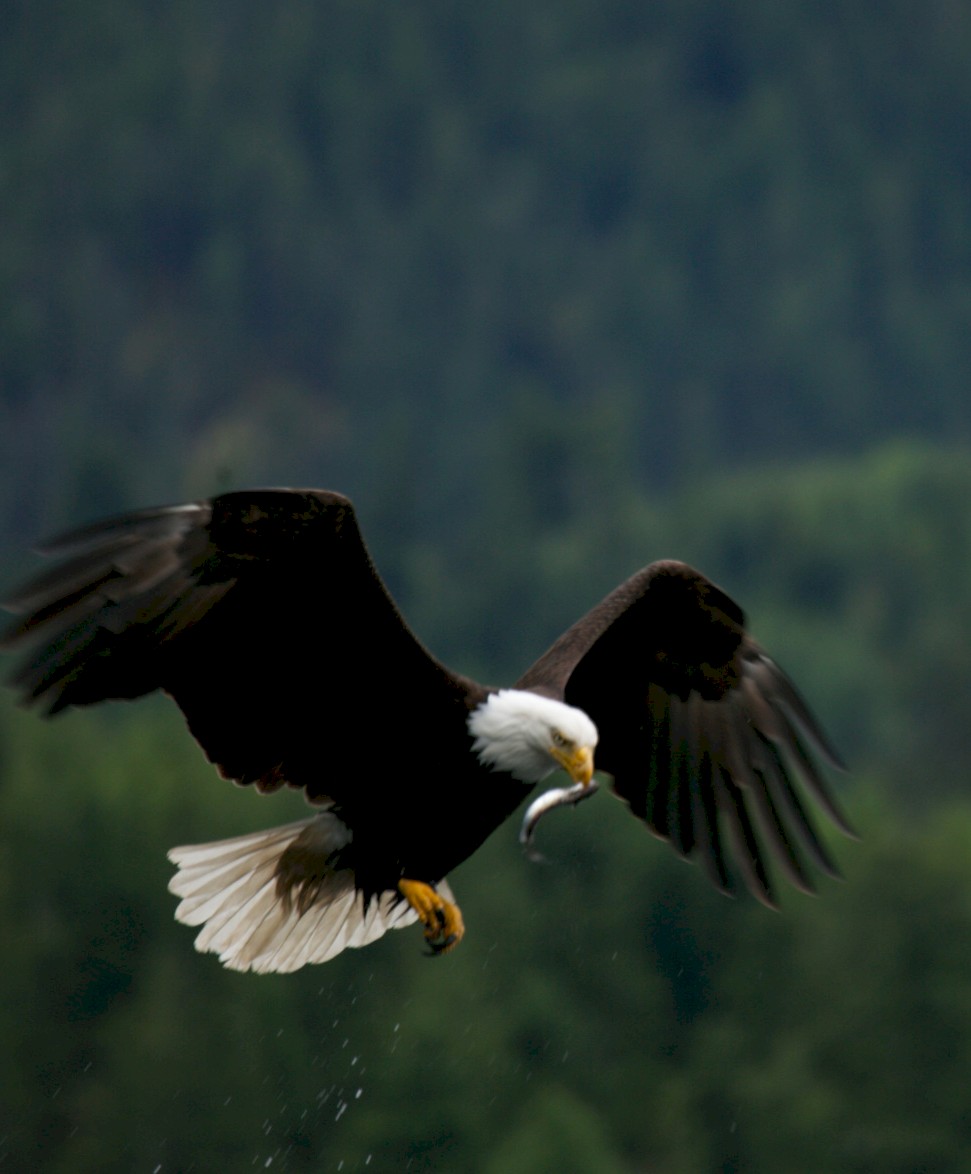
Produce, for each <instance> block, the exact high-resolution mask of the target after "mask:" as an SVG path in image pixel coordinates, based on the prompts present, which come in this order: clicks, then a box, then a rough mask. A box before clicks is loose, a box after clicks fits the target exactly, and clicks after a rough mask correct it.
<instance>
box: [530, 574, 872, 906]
mask: <svg viewBox="0 0 971 1174" xmlns="http://www.w3.org/2000/svg"><path fill="white" fill-rule="evenodd" d="M519 686H520V687H521V688H533V689H539V690H541V691H546V692H551V693H552V694H554V695H555V696H559V697H562V698H563V699H564V700H566V701H567V702H568V703H569V704H571V705H576V706H578V707H579V708H580V709H583V710H584V711H585V712H586V713H588V714H589V715H590V717H591V718H592V719H593V720H594V722H595V723H596V725H597V728H598V730H599V731H600V742H599V745H598V747H597V765H598V767H599V768H600V769H603V770H605V771H608V772H609V773H610V774H612V775H613V778H614V789H615V791H616V792H617V794H618V795H619V796H621V798H623V799H625V800H626V802H627V803H628V804H629V806H630V809H631V811H632V812H633V813H634V814H635V815H637V816H639V817H640V818H641V819H643V820H644V821H645V822H646V823H647V824H648V826H649V827H650V828H651V829H652V830H653V831H654V832H655V833H656V834H657V835H658V836H660V837H662V838H663V839H666V840H669V841H670V842H671V844H672V845H673V846H674V848H675V849H676V850H677V851H678V852H679V853H680V854H681V855H682V856H685V857H690V858H697V859H699V860H700V861H701V862H702V863H703V864H704V865H705V867H706V869H707V871H708V872H709V875H710V876H711V878H712V880H713V881H714V883H715V884H716V885H717V887H718V888H720V889H722V890H723V891H730V890H731V878H730V874H729V868H728V861H727V857H728V855H729V853H730V855H731V856H732V857H733V858H734V861H735V864H736V866H737V867H738V869H739V870H740V872H741V873H742V875H743V877H744V879H745V882H746V884H747V886H748V888H749V889H750V890H751V891H752V893H753V894H754V895H755V896H756V897H758V898H759V899H760V900H761V901H763V902H765V903H766V904H772V903H773V901H772V888H771V881H770V877H769V873H768V870H767V867H766V864H767V860H768V858H769V857H770V856H771V857H772V858H773V859H774V860H775V861H776V862H777V863H778V865H779V866H780V868H781V869H782V871H783V872H784V873H785V875H786V876H787V877H788V879H789V880H790V881H791V882H792V883H793V884H794V885H795V886H796V887H797V888H799V889H802V890H803V891H812V887H813V886H812V880H811V875H810V870H809V868H807V865H806V862H805V861H806V859H807V858H808V860H810V861H811V862H812V863H813V864H814V865H815V866H816V867H818V868H820V869H822V870H823V871H824V872H826V873H829V874H835V872H836V870H835V868H834V866H833V864H832V862H831V860H830V858H829V856H828V855H827V852H826V850H825V848H824V846H823V843H822V841H821V839H820V837H819V835H818V833H817V832H816V829H815V828H814V826H813V823H812V821H811V819H810V816H809V813H808V811H807V807H806V804H805V802H804V797H805V796H807V795H808V796H810V797H811V798H812V799H813V800H814V801H815V803H816V805H817V806H819V807H820V808H821V809H822V810H823V811H824V812H825V813H826V814H827V815H828V816H829V818H830V819H831V820H832V821H833V822H834V823H835V824H836V825H837V827H839V828H840V829H841V830H843V831H844V832H846V833H847V834H849V835H852V834H853V833H852V831H851V830H850V828H849V826H848V824H847V822H846V820H845V818H844V817H843V815H842V814H841V813H840V811H839V809H838V808H837V806H836V804H835V802H834V800H833V798H832V796H831V795H830V793H829V791H828V789H827V787H826V783H825V781H824V779H823V776H822V773H821V771H820V769H819V766H818V765H817V763H818V760H822V761H825V762H827V763H829V764H830V765H831V766H834V767H837V768H839V767H840V766H841V764H840V762H839V759H838V757H837V755H836V753H835V752H834V751H833V749H832V748H831V747H830V745H829V743H828V742H827V740H826V738H825V736H824V734H823V733H822V731H821V730H820V728H819V726H818V724H817V723H816V721H815V720H814V718H813V717H812V714H811V713H810V712H809V709H808V708H807V706H806V705H805V703H804V702H803V701H802V699H801V698H800V697H799V695H798V693H797V692H796V690H795V688H794V687H793V685H792V683H791V682H790V681H789V679H788V678H787V677H786V675H785V674H784V673H783V672H782V670H781V669H780V668H779V666H778V665H776V664H775V663H774V662H773V661H772V660H771V659H770V658H769V657H768V656H766V654H765V653H764V652H763V651H762V650H761V648H759V646H758V645H757V644H756V643H755V642H754V641H753V640H752V639H751V637H750V636H749V635H748V634H747V633H746V631H745V617H744V615H743V613H742V611H741V609H740V608H739V607H738V606H737V605H736V604H735V603H734V602H733V601H732V600H731V599H730V598H729V597H728V596H727V595H726V594H725V593H724V592H723V591H721V590H720V589H719V588H718V587H716V586H715V585H714V584H713V583H711V582H710V581H709V580H708V579H706V578H705V577H704V576H703V575H701V574H699V573H698V572H697V571H695V570H693V569H692V568H691V567H688V566H685V565H684V564H683V563H677V562H659V563H654V564H652V565H651V566H649V567H646V568H645V569H644V570H642V571H640V572H638V573H637V574H636V575H634V576H633V577H632V578H630V579H629V580H628V581H627V582H626V583H623V584H622V585H621V586H620V587H618V588H617V589H616V591H614V592H612V593H611V594H610V595H608V596H607V598H606V599H605V600H603V602H602V603H600V604H599V605H598V606H597V607H595V608H594V609H593V610H592V611H591V612H589V613H588V614H587V615H586V616H584V617H583V618H582V619H581V620H579V621H578V622H577V623H576V624H574V625H573V627H572V628H570V629H569V630H568V631H567V632H565V633H564V634H563V636H561V637H560V639H559V640H557V642H556V643H555V644H554V645H553V646H552V647H551V648H550V649H549V651H548V652H547V653H546V654H545V655H544V656H542V657H541V658H540V659H539V660H538V661H537V662H536V663H535V664H534V665H533V666H532V667H531V668H530V669H529V670H528V671H527V673H526V674H525V676H524V677H523V678H522V679H521V681H520V682H519Z"/></svg>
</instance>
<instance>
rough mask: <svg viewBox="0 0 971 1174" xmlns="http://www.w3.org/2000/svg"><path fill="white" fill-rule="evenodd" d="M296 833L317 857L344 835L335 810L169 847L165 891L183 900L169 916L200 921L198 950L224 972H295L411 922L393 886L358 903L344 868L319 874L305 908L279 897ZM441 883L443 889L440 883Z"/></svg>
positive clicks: (411, 914)
mask: <svg viewBox="0 0 971 1174" xmlns="http://www.w3.org/2000/svg"><path fill="white" fill-rule="evenodd" d="M302 833H306V834H307V835H309V836H312V838H313V844H314V847H315V849H319V850H320V851H321V852H322V855H323V857H326V856H327V855H328V854H329V853H330V852H331V851H334V850H335V849H337V848H341V847H343V846H344V845H345V844H347V843H348V842H349V841H350V838H351V835H350V832H349V831H348V830H347V827H346V826H345V825H344V824H343V823H342V822H341V821H340V820H339V819H338V818H337V816H336V815H333V814H331V813H329V812H322V813H321V814H319V815H315V816H313V817H312V818H310V819H304V820H300V821H299V822H297V823H291V824H286V825H285V826H283V827H278V828H270V829H268V830H267V831H263V832H254V833H252V834H251V835H247V836H237V837H235V838H234V839H231V840H219V841H216V842H214V843H211V844H193V845H188V846H186V847H182V848H173V849H172V851H171V852H169V859H170V860H171V861H172V862H173V863H174V864H177V865H178V872H176V874H175V876H174V877H173V878H172V880H171V881H170V882H169V889H170V891H171V892H173V893H175V894H176V896H178V897H181V898H182V902H181V903H180V905H179V907H178V908H177V909H176V911H175V916H176V918H177V919H178V920H179V921H181V922H183V923H184V924H185V925H201V926H203V929H202V930H201V932H200V933H199V935H198V936H197V937H196V942H195V945H196V949H197V950H200V951H203V952H208V953H213V954H218V955H219V960H220V962H222V963H223V965H225V966H228V967H229V968H230V969H231V970H255V971H257V972H260V973H266V972H269V971H279V972H283V971H290V970H298V969H299V968H300V967H301V966H306V965H307V964H308V963H310V962H326V961H328V960H329V959H330V958H333V957H335V956H336V955H337V954H339V953H340V952H341V951H342V950H346V949H348V948H350V947H357V946H366V945H367V944H368V943H369V942H373V941H376V940H377V939H378V938H379V937H381V936H382V935H383V934H384V933H386V932H387V931H388V930H389V929H400V928H402V927H403V926H406V925H411V924H412V923H413V922H414V921H416V920H417V915H416V914H415V912H414V910H413V909H412V908H411V907H410V906H409V905H407V904H406V903H404V902H402V901H401V900H399V899H398V894H397V893H393V892H385V893H379V894H378V895H377V896H376V897H373V898H372V899H371V902H370V904H369V905H368V907H367V908H366V909H365V905H364V895H363V894H362V893H361V892H359V891H358V889H356V888H355V885H354V873H353V872H352V871H351V870H350V869H339V870H336V871H334V872H333V873H331V874H330V875H328V876H325V879H324V880H323V882H322V883H321V885H320V889H319V892H318V893H317V896H316V898H315V899H314V901H313V903H312V904H311V905H310V907H309V908H308V909H307V910H306V912H304V913H301V912H300V911H299V902H298V901H292V902H290V903H287V902H285V901H284V900H282V899H281V897H280V896H279V893H278V891H277V877H276V867H277V863H278V861H279V859H280V857H281V855H282V854H283V852H285V851H286V849H287V848H288V847H289V846H290V844H292V843H293V841H294V840H296V838H297V837H298V836H300V835H301V834H302ZM440 887H441V888H443V890H446V891H447V886H440ZM443 895H445V892H443ZM446 899H448V900H451V895H450V894H449V895H448V896H447V897H446Z"/></svg>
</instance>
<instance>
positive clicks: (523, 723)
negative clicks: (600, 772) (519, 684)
mask: <svg viewBox="0 0 971 1174" xmlns="http://www.w3.org/2000/svg"><path fill="white" fill-rule="evenodd" d="M469 731H470V733H471V734H472V736H473V737H474V738H475V742H474V743H473V749H474V750H475V752H476V753H477V754H478V756H479V761H480V762H482V763H483V764H484V765H485V766H489V767H491V768H492V769H493V770H502V771H508V772H509V774H511V775H513V776H514V777H515V778H517V779H520V780H521V781H522V782H524V783H538V782H539V781H540V780H541V779H545V778H546V776H547V775H549V774H552V772H553V771H554V770H556V768H557V765H558V763H557V761H556V759H554V757H553V756H552V753H551V750H552V748H553V747H554V746H557V745H560V746H562V744H563V743H564V742H565V743H567V744H569V745H572V746H575V747H577V748H584V747H585V748H586V749H588V750H589V751H591V752H592V751H593V749H594V747H595V746H596V745H597V727H596V726H595V725H594V724H593V722H592V721H591V720H590V718H588V717H587V715H586V714H585V713H584V712H583V710H582V709H576V708H575V707H574V706H572V705H566V704H565V703H564V702H562V701H554V700H552V698H549V697H541V696H540V695H539V694H538V693H529V692H527V691H525V690H520V689H501V690H500V691H499V692H498V693H490V694H489V696H488V697H487V698H486V700H485V701H484V702H483V703H482V704H481V705H480V706H478V708H476V709H475V710H473V712H472V714H471V715H470V717H469Z"/></svg>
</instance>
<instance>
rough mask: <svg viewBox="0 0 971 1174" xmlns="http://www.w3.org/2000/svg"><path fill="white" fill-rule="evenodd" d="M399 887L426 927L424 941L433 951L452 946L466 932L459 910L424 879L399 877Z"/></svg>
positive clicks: (445, 951)
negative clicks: (415, 879) (401, 878)
mask: <svg viewBox="0 0 971 1174" xmlns="http://www.w3.org/2000/svg"><path fill="white" fill-rule="evenodd" d="M398 891H399V892H400V893H401V895H402V896H403V897H404V899H405V900H406V901H407V902H408V904H409V905H410V906H411V907H412V909H414V911H415V912H416V913H417V914H418V916H419V918H420V919H421V922H422V924H423V925H424V927H425V941H426V942H428V944H429V946H431V949H432V953H433V954H447V953H448V952H449V950H454V949H455V947H456V946H457V945H458V944H459V942H460V941H461V940H462V937H463V935H464V933H465V924H464V922H463V921H462V911H461V909H459V907H458V905H453V904H452V903H451V902H450V901H446V900H444V899H443V898H442V897H440V896H439V895H438V893H437V892H436V891H435V889H434V887H433V886H432V885H427V884H425V882H424V881H413V880H400V881H398Z"/></svg>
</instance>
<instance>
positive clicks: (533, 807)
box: [519, 780, 598, 861]
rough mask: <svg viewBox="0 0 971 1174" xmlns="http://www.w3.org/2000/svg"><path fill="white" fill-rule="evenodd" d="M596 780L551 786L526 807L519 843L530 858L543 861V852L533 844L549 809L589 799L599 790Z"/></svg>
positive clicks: (572, 804) (568, 805)
mask: <svg viewBox="0 0 971 1174" xmlns="http://www.w3.org/2000/svg"><path fill="white" fill-rule="evenodd" d="M597 789H598V788H597V783H596V780H591V781H590V782H589V783H574V785H573V786H572V787H551V788H550V790H548V791H544V792H543V794H542V795H540V796H539V798H537V799H534V800H533V801H532V803H530V805H529V806H528V807H527V808H526V813H525V814H524V815H523V822H522V825H521V826H520V828H519V843H520V844H521V845H522V848H523V851H524V852H525V853H526V855H527V857H528V858H529V859H530V860H535V861H542V860H543V859H544V857H543V854H542V853H541V852H539V851H538V850H537V849H536V848H535V847H534V846H533V837H534V835H535V833H536V827H537V825H538V824H539V821H540V820H541V819H542V818H543V816H544V815H546V813H547V812H548V811H552V810H553V809H554V808H555V807H575V806H576V805H577V804H578V803H581V802H582V801H583V800H584V799H589V798H590V796H591V795H594V794H596V792H597Z"/></svg>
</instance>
